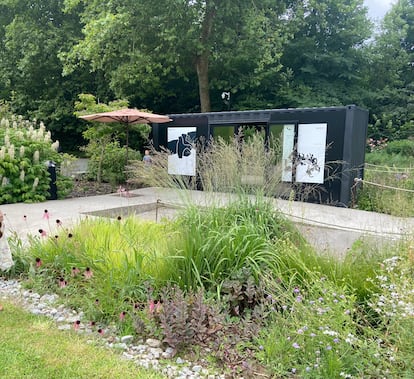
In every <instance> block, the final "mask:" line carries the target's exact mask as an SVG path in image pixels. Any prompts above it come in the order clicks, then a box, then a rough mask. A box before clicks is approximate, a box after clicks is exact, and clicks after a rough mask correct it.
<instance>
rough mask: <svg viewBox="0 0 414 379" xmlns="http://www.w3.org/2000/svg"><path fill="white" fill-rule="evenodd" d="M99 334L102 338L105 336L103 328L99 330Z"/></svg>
mask: <svg viewBox="0 0 414 379" xmlns="http://www.w3.org/2000/svg"><path fill="white" fill-rule="evenodd" d="M98 333H99V334H100V335H101V336H103V335H104V330H103V329H101V328H99V329H98Z"/></svg>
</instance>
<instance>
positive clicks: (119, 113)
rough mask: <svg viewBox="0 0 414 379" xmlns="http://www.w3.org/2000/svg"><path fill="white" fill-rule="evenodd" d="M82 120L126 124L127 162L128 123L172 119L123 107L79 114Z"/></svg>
mask: <svg viewBox="0 0 414 379" xmlns="http://www.w3.org/2000/svg"><path fill="white" fill-rule="evenodd" d="M79 118H82V119H83V120H87V121H96V122H119V123H121V124H124V125H125V126H126V161H127V163H128V142H129V141H128V134H129V125H133V124H149V123H157V124H161V123H164V122H169V121H172V120H171V119H170V118H169V117H168V116H163V115H160V114H155V113H148V112H142V111H139V110H138V109H132V108H125V109H118V110H115V111H111V112H102V113H95V114H89V115H85V116H79Z"/></svg>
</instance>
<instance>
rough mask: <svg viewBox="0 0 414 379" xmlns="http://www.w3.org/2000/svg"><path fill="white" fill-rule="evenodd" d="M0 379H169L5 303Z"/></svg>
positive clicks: (0, 320) (1, 321) (0, 315)
mask: <svg viewBox="0 0 414 379" xmlns="http://www.w3.org/2000/svg"><path fill="white" fill-rule="evenodd" d="M2 304H3V306H4V310H3V311H1V312H0V325H1V329H2V330H1V333H0V377H1V378H3V379H16V378H33V379H43V378H44V379H53V378H59V379H69V378H74V379H75V378H76V379H79V378H88V379H91V378H99V379H105V378H108V379H109V378H111V379H114V378H123V379H124V378H125V379H126V378H135V379H140V378H146V379H158V378H165V377H164V376H163V375H161V374H159V373H156V372H151V371H148V370H144V369H141V368H138V367H137V366H136V365H135V364H134V363H133V362H128V361H126V360H125V361H124V360H122V359H121V358H120V356H119V355H117V354H116V353H115V352H112V351H109V350H106V349H104V348H102V347H98V346H96V345H93V344H90V343H87V339H86V336H83V335H77V334H76V333H75V332H70V331H59V330H58V329H56V327H55V324H54V322H53V321H51V320H49V319H47V318H46V317H42V316H36V315H32V314H30V313H27V312H25V311H23V310H22V309H21V308H19V307H17V306H15V305H13V304H12V303H10V302H5V301H3V300H2Z"/></svg>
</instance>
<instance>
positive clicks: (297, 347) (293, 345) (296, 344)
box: [292, 342, 300, 349]
mask: <svg viewBox="0 0 414 379" xmlns="http://www.w3.org/2000/svg"><path fill="white" fill-rule="evenodd" d="M292 347H293V348H294V349H300V345H299V344H298V343H297V342H293V343H292Z"/></svg>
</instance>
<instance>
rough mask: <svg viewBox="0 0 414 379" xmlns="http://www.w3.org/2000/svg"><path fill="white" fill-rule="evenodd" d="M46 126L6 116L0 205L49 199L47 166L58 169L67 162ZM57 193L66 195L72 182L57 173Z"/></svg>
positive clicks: (0, 126)
mask: <svg viewBox="0 0 414 379" xmlns="http://www.w3.org/2000/svg"><path fill="white" fill-rule="evenodd" d="M58 146H59V143H58V141H56V142H53V141H52V139H51V134H50V132H48V131H47V130H46V128H45V125H44V124H43V123H42V122H40V123H39V124H37V123H36V121H28V120H24V119H23V118H22V117H20V116H15V115H10V114H7V113H6V114H5V116H4V117H3V118H2V119H1V121H0V204H5V203H17V202H39V201H44V200H46V199H47V198H48V197H49V189H50V174H49V172H48V162H50V161H53V162H55V163H56V164H57V165H59V164H60V163H61V162H62V161H63V160H64V159H65V156H64V155H63V154H59V153H58V152H57V150H58ZM57 180H58V181H59V186H60V188H58V192H60V194H61V195H64V194H66V192H67V190H68V188H69V187H70V185H71V182H69V181H65V180H64V178H63V177H62V176H61V175H60V173H59V170H57Z"/></svg>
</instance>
